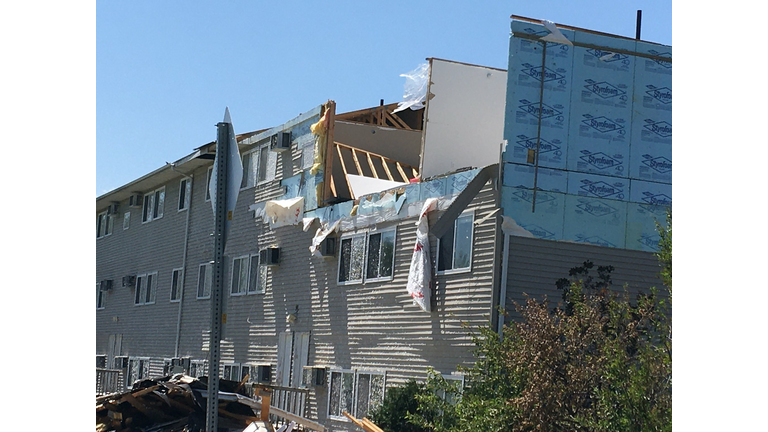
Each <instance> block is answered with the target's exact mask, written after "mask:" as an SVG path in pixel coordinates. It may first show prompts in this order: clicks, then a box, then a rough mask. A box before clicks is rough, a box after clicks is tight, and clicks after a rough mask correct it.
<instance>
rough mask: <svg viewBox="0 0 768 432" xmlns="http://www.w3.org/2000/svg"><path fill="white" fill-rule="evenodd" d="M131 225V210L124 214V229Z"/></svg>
mask: <svg viewBox="0 0 768 432" xmlns="http://www.w3.org/2000/svg"><path fill="white" fill-rule="evenodd" d="M130 226H131V212H125V214H124V215H123V229H124V230H127V229H128V228H130Z"/></svg>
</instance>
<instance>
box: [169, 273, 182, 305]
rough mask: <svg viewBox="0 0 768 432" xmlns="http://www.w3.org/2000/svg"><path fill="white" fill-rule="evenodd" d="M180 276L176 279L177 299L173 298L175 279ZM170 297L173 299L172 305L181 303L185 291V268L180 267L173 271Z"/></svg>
mask: <svg viewBox="0 0 768 432" xmlns="http://www.w3.org/2000/svg"><path fill="white" fill-rule="evenodd" d="M176 274H178V277H177V278H176V284H177V286H176V297H177V298H173V277H174V276H175V275H176ZM170 291H171V292H170V294H169V295H170V297H171V303H178V302H180V301H181V298H182V296H183V295H184V294H183V293H182V291H184V267H179V268H175V269H173V270H171V289H170Z"/></svg>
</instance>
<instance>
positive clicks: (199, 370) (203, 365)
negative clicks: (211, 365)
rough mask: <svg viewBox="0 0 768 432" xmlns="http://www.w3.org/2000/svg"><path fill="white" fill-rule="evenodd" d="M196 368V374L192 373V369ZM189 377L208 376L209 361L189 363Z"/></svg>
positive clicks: (192, 361)
mask: <svg viewBox="0 0 768 432" xmlns="http://www.w3.org/2000/svg"><path fill="white" fill-rule="evenodd" d="M193 366H194V367H195V373H194V374H193V373H192V367H193ZM187 372H189V376H191V377H194V378H197V377H201V376H203V375H207V374H208V361H207V360H190V361H189V370H188V371H187Z"/></svg>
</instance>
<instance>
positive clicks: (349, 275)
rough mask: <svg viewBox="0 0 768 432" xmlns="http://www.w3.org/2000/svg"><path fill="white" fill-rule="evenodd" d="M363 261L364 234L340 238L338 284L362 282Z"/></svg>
mask: <svg viewBox="0 0 768 432" xmlns="http://www.w3.org/2000/svg"><path fill="white" fill-rule="evenodd" d="M364 259H365V234H356V235H353V236H350V237H346V238H343V237H342V239H341V249H340V251H339V283H340V284H344V283H355V282H362V281H363V260H364Z"/></svg>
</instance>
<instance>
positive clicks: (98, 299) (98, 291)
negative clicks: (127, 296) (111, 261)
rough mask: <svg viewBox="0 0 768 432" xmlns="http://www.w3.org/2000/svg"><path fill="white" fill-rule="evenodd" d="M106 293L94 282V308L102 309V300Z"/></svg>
mask: <svg viewBox="0 0 768 432" xmlns="http://www.w3.org/2000/svg"><path fill="white" fill-rule="evenodd" d="M106 295H107V293H105V292H104V291H102V290H101V284H100V283H98V282H96V309H104V300H105V298H104V297H105V296H106Z"/></svg>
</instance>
